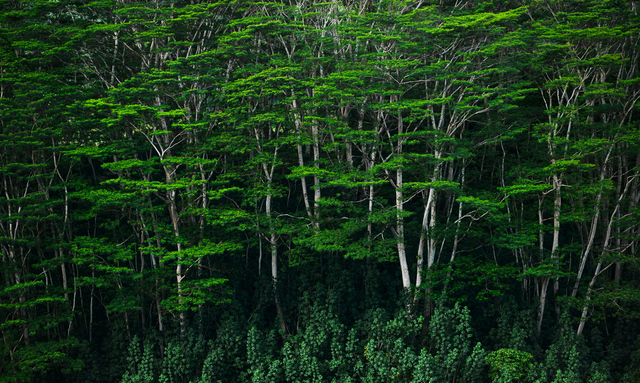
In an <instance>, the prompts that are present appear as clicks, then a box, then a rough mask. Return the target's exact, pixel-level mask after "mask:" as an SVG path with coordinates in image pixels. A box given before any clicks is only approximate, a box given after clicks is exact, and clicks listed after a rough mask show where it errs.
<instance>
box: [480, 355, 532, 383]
mask: <svg viewBox="0 0 640 383" xmlns="http://www.w3.org/2000/svg"><path fill="white" fill-rule="evenodd" d="M485 361H486V362H487V365H489V377H490V378H491V379H493V381H494V382H495V381H518V380H520V379H521V378H522V377H524V376H526V375H527V373H528V372H529V369H530V368H531V366H532V361H533V355H531V354H530V353H528V352H525V351H520V350H514V349H509V348H501V349H499V350H496V351H492V352H490V353H489V354H488V355H487V357H486V358H485Z"/></svg>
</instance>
